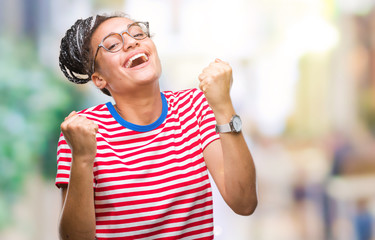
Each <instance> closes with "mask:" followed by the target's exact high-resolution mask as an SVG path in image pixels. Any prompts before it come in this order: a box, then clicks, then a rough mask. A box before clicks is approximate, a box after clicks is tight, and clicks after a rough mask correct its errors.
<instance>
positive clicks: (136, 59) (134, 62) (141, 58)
mask: <svg viewBox="0 0 375 240" xmlns="http://www.w3.org/2000/svg"><path fill="white" fill-rule="evenodd" d="M147 61H148V56H147V55H146V54H145V53H138V54H136V55H134V56H133V57H131V58H130V59H129V60H128V61H127V62H126V64H125V68H133V67H136V66H138V65H141V64H142V63H145V62H147Z"/></svg>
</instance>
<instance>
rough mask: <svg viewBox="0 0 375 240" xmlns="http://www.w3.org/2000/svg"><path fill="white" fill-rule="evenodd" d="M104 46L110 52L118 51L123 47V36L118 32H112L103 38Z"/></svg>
mask: <svg viewBox="0 0 375 240" xmlns="http://www.w3.org/2000/svg"><path fill="white" fill-rule="evenodd" d="M103 47H104V48H105V49H106V50H107V51H109V52H117V51H119V50H120V49H121V48H122V37H121V35H120V34H118V33H112V34H110V35H108V36H107V37H106V38H105V39H104V40H103Z"/></svg>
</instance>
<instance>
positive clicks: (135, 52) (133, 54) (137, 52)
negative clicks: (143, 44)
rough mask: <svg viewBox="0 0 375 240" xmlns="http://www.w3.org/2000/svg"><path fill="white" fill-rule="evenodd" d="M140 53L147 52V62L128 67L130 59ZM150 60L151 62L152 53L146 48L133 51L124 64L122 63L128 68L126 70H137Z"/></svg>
mask: <svg viewBox="0 0 375 240" xmlns="http://www.w3.org/2000/svg"><path fill="white" fill-rule="evenodd" d="M140 53H144V54H146V56H147V58H148V60H147V61H146V62H144V63H142V64H139V65H137V66H135V67H132V68H126V67H125V66H126V64H127V62H128V61H129V60H130V58H132V57H133V56H135V55H137V54H140ZM149 62H150V53H148V52H147V51H145V50H138V51H134V52H131V53H130V54H129V55H128V56H127V57H126V59H125V61H124V63H123V65H122V67H123V68H126V70H136V69H139V68H142V67H144V66H145V65H147V64H148V63H149Z"/></svg>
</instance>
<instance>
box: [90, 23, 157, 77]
mask: <svg viewBox="0 0 375 240" xmlns="http://www.w3.org/2000/svg"><path fill="white" fill-rule="evenodd" d="M140 23H141V24H144V25H145V26H146V30H147V32H145V33H146V36H145V37H143V38H136V37H134V36H133V35H131V34H130V32H129V28H130V27H132V26H134V25H137V24H140ZM124 33H126V34H128V35H129V36H130V37H132V38H134V39H136V40H143V39H145V38H147V37H150V29H149V23H148V22H133V23H131V24H129V25H128V27H127V29H126V30H124V31H122V32H120V33H116V32H111V33H109V34H107V35H106V36H105V37H104V38H103V39H102V41H101V42H100V44H99V45H98V47H97V48H96V51H95V55H94V59H93V60H92V66H91V69H92V73H94V72H95V60H96V57H97V56H98V53H99V49H100V48H104V49H105V50H106V51H107V52H111V53H116V52H118V51H120V50H121V49H122V48H123V47H124V44H125V39H124ZM113 34H119V35H120V36H121V39H122V47H121V48H119V49H118V50H116V51H110V50H108V49H107V48H106V47H104V45H103V42H104V40H105V39H107V38H108V37H109V36H110V35H113Z"/></svg>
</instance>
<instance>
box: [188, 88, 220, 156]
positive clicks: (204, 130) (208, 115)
mask: <svg viewBox="0 0 375 240" xmlns="http://www.w3.org/2000/svg"><path fill="white" fill-rule="evenodd" d="M193 104H194V108H195V112H196V115H197V118H198V125H199V131H200V136H201V143H202V149H203V150H204V149H205V148H206V147H207V146H208V145H209V144H210V143H211V142H213V141H215V140H217V139H219V138H220V135H219V134H218V133H216V131H215V125H216V119H215V115H214V112H213V111H212V109H211V107H210V106H209V105H208V102H207V100H206V97H205V96H204V94H203V92H202V91H200V90H198V89H196V91H195V92H194V102H193Z"/></svg>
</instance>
